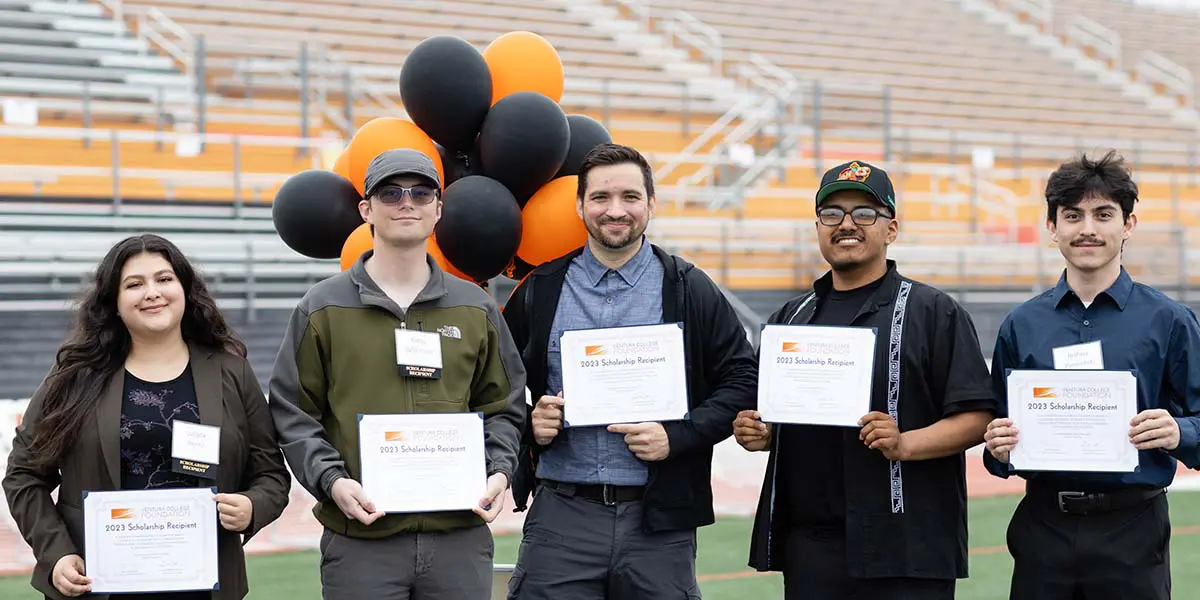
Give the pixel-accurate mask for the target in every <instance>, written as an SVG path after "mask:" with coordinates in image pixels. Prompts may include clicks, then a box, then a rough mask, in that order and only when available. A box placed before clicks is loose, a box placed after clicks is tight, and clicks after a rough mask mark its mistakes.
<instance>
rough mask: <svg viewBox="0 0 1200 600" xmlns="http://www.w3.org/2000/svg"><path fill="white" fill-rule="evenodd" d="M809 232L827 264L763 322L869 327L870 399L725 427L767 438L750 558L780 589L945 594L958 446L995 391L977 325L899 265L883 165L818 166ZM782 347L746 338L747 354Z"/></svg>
mask: <svg viewBox="0 0 1200 600" xmlns="http://www.w3.org/2000/svg"><path fill="white" fill-rule="evenodd" d="M816 205H817V206H816V213H817V222H816V235H817V238H818V241H819V244H820V247H821V254H822V255H823V256H824V257H825V260H826V261H827V262H828V263H829V265H830V271H829V272H828V273H826V274H825V275H824V276H823V277H821V278H820V279H818V280H816V281H815V282H814V283H813V291H812V292H811V293H808V294H805V295H803V296H801V297H798V298H795V299H793V300H791V301H789V302H787V303H786V304H784V305H783V307H781V308H780V309H779V310H778V311H776V312H775V314H773V315H771V316H770V317H769V318H768V320H767V326H768V327H770V326H789V325H790V326H798V327H799V328H801V329H796V330H790V331H791V333H790V334H789V335H792V336H794V337H796V336H798V337H799V338H800V339H803V338H804V335H805V334H804V333H803V329H802V328H803V327H804V326H808V325H824V326H840V327H850V328H866V329H874V330H875V332H876V335H875V337H874V340H875V342H874V344H875V346H874V349H873V350H874V365H873V372H872V375H871V387H870V411H869V412H868V413H867V414H866V415H864V416H863V417H862V418H861V419H860V420H859V421H858V423H857V424H856V425H855V426H854V427H835V426H823V425H808V424H794V423H788V424H783V423H763V422H762V420H761V415H760V414H759V412H758V411H743V412H742V413H740V414H739V415H738V418H737V419H736V420H735V421H734V424H733V426H734V437H735V438H736V439H737V441H738V443H739V444H741V445H742V446H743V447H744V448H746V449H747V450H750V451H769V452H770V453H771V455H770V458H769V459H768V465H767V474H766V479H765V482H764V484H763V488H762V496H761V498H760V502H759V508H758V513H757V516H756V519H755V524H754V532H753V537H752V541H751V555H750V566H752V567H754V568H756V569H758V570H760V571H782V572H783V575H784V587H785V597H786V598H788V599H792V598H801V597H803V598H806V599H811V600H820V599H825V598H828V599H830V600H833V599H839V598H846V597H854V598H858V597H863V598H866V597H870V598H872V599H873V600H888V599H896V600H900V599H904V600H909V599H922V600H925V599H928V600H943V599H944V600H953V598H954V588H955V581H956V579H959V578H963V577H966V575H967V552H966V548H967V545H966V539H967V531H966V501H967V499H966V473H965V456H964V451H965V450H966V449H967V448H970V447H972V446H974V445H977V444H979V443H980V442H981V441H982V439H983V432H984V428H985V427H986V426H987V423H988V422H989V420H990V419H991V418H992V415H993V414H994V411H995V406H996V401H995V399H994V397H993V394H992V391H991V389H990V387H989V385H988V382H989V379H988V369H987V364H986V363H985V362H984V358H983V354H982V352H981V350H980V346H979V339H978V338H977V337H976V333H975V327H974V325H973V323H972V322H971V318H970V316H969V315H968V314H967V312H966V311H965V310H964V309H963V308H962V307H961V306H960V305H959V304H958V303H957V302H955V301H954V300H953V299H952V298H951V297H950V296H948V295H946V294H944V293H942V292H941V291H938V290H936V289H934V288H933V287H930V286H928V285H925V284H922V283H919V282H916V281H913V280H911V279H909V278H907V277H904V276H903V275H901V274H900V273H899V272H898V271H897V269H896V263H895V262H894V261H892V260H889V259H888V258H887V247H888V246H889V245H890V244H892V243H893V242H894V241H895V240H896V237H897V234H898V232H899V227H898V223H897V219H896V194H895V191H894V189H893V187H892V182H891V179H890V178H889V177H888V175H887V173H886V172H885V171H884V170H883V169H881V168H879V167H877V166H875V165H872V164H869V163H866V162H863V161H852V162H849V163H846V164H843V165H839V166H837V167H834V168H833V169H831V170H829V171H828V172H827V173H825V176H824V177H823V178H822V179H821V187H820V188H819V189H818V190H817V196H816ZM782 351H783V349H782V348H777V347H774V346H772V347H767V346H765V345H764V347H762V348H760V361H762V363H761V364H767V361H770V362H771V363H774V362H775V361H777V359H778V358H780V356H781V355H780V352H782Z"/></svg>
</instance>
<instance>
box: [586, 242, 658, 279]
mask: <svg viewBox="0 0 1200 600" xmlns="http://www.w3.org/2000/svg"><path fill="white" fill-rule="evenodd" d="M579 259H580V260H579V264H580V266H582V267H583V273H584V275H586V276H587V280H588V282H589V283H591V284H592V286H599V285H600V282H601V281H603V280H604V276H605V275H607V274H608V272H609V271H612V270H615V271H616V273H617V275H618V276H619V277H620V278H621V279H623V280H625V283H626V284H628V285H629V286H630V287H633V286H634V285H636V284H637V282H638V280H639V279H641V277H642V273H645V272H646V265H649V264H650V261H651V260H653V259H654V251H653V250H652V249H651V248H650V242H649V241H647V240H646V236H644V235H643V236H642V247H641V248H640V249H639V250H638V251H637V254H634V255H633V257H632V258H630V259H629V260H627V261H625V264H623V265H621V267H620V268H618V269H609V268H608V267H607V266H605V265H604V263H602V262H600V259H598V258H596V255H595V254H592V248H591V246H590V245H587V244H585V245H584V246H583V254H580V255H579Z"/></svg>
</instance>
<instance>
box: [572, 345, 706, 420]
mask: <svg viewBox="0 0 1200 600" xmlns="http://www.w3.org/2000/svg"><path fill="white" fill-rule="evenodd" d="M561 347H562V374H563V375H562V376H563V398H565V399H566V402H565V406H564V409H563V411H564V415H563V420H564V422H565V423H566V424H567V426H569V427H579V426H586V425H612V424H614V423H642V422H650V421H677V420H680V419H683V418H685V417H686V416H687V413H688V400H687V379H686V377H685V375H684V351H683V328H682V327H681V326H680V325H679V324H677V323H668V324H666V325H646V326H641V327H617V328H612V329H591V330H583V331H567V332H564V333H563V335H562V343H561Z"/></svg>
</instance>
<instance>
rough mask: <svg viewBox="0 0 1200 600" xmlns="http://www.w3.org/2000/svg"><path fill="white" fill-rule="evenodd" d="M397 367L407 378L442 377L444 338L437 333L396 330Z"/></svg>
mask: <svg viewBox="0 0 1200 600" xmlns="http://www.w3.org/2000/svg"><path fill="white" fill-rule="evenodd" d="M396 366H397V367H399V368H400V374H401V375H403V376H405V377H419V378H422V379H439V378H441V376H442V336H441V334H439V333H437V332H436V331H412V330H410V329H397V330H396Z"/></svg>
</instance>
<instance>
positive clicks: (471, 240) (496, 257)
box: [434, 175, 521, 281]
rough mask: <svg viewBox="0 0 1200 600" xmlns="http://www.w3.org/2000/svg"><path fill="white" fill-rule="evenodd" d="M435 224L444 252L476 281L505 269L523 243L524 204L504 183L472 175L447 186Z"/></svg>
mask: <svg viewBox="0 0 1200 600" xmlns="http://www.w3.org/2000/svg"><path fill="white" fill-rule="evenodd" d="M444 201H445V204H444V205H443V206H442V218H441V220H439V221H438V224H437V226H436V227H435V228H434V235H436V236H437V241H438V247H440V248H441V249H442V254H445V255H446V259H447V260H449V261H450V263H451V264H453V265H454V266H455V267H458V269H459V270H460V271H462V272H463V273H466V274H467V275H468V276H470V277H471V278H473V279H475V280H476V281H485V280H488V279H491V278H492V277H495V276H497V275H499V274H501V273H503V272H504V269H505V267H507V266H508V264H509V262H511V261H512V257H513V256H514V255H516V253H517V247H518V246H520V245H521V208H520V207H519V206H518V205H517V201H516V199H515V198H513V195H512V192H510V191H509V190H508V188H506V187H505V186H504V184H502V183H500V182H499V181H496V180H495V179H491V178H490V177H483V176H481V175H469V176H467V177H463V178H462V179H459V180H458V181H455V182H454V183H452V184H450V185H449V186H447V187H446V193H445V196H444Z"/></svg>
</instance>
